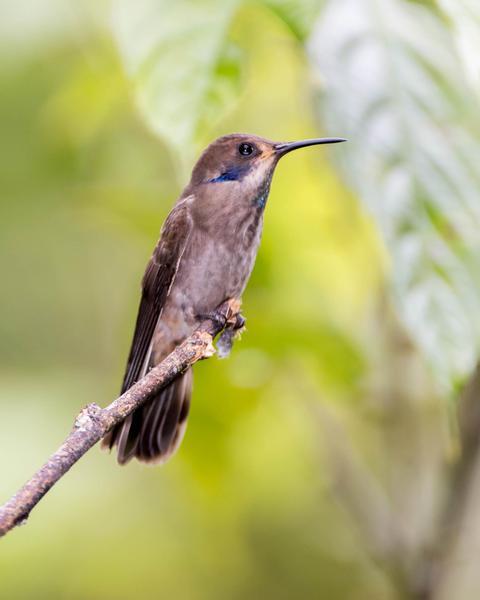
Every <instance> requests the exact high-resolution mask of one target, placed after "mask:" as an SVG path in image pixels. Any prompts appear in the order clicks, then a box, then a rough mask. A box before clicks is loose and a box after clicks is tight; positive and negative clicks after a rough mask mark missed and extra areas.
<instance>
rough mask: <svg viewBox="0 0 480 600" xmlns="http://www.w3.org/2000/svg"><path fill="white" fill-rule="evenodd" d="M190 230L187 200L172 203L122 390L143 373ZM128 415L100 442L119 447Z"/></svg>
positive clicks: (147, 278)
mask: <svg viewBox="0 0 480 600" xmlns="http://www.w3.org/2000/svg"><path fill="white" fill-rule="evenodd" d="M191 230H192V219H191V216H190V213H189V209H188V201H183V202H181V203H179V204H178V205H177V206H175V207H174V208H173V209H172V211H171V213H170V214H169V216H168V217H167V219H166V221H165V223H164V225H163V227H162V231H161V236H160V240H159V242H158V244H157V246H156V247H155V250H154V251H153V254H152V258H151V259H150V261H149V263H148V265H147V268H146V271H145V275H144V276H143V280H142V297H141V300H140V306H139V310H138V316H137V321H136V324H135V332H134V335H133V341H132V346H131V349H130V354H129V356H128V361H127V368H126V371H125V376H124V379H123V384H122V393H123V392H125V391H126V390H128V389H129V388H130V387H131V386H132V385H133V384H134V383H135V382H136V381H138V380H139V379H141V377H143V375H144V374H145V372H146V370H147V368H148V363H149V358H150V353H151V344H152V338H153V334H154V331H155V327H156V325H157V323H158V320H159V318H160V317H161V314H162V309H163V307H164V305H165V301H166V299H167V297H168V294H169V292H170V289H171V287H172V284H173V282H174V279H175V275H176V273H177V271H178V267H179V264H180V261H181V259H182V256H183V253H184V252H185V248H186V247H187V244H188V239H189V237H190V233H191ZM131 421H132V415H130V416H129V417H127V419H126V421H125V422H123V423H120V424H119V425H117V426H115V427H114V428H113V430H112V431H111V432H110V433H109V434H107V436H106V437H105V438H104V440H103V446H104V447H107V448H112V447H113V446H114V445H115V444H118V445H119V452H120V450H122V452H123V445H124V444H125V440H123V438H126V437H128V434H129V430H130V424H131Z"/></svg>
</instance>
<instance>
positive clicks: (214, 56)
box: [113, 0, 240, 162]
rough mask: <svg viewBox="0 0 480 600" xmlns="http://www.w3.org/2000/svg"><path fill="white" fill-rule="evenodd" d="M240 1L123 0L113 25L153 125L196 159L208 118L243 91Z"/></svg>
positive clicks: (141, 104) (141, 103)
mask: <svg viewBox="0 0 480 600" xmlns="http://www.w3.org/2000/svg"><path fill="white" fill-rule="evenodd" d="M238 4H239V0H175V1H171V0H136V1H135V2H132V1H130V0H117V1H116V2H115V3H114V8H113V29H114V34H115V37H116V40H117V43H118V46H119V49H120V53H121V56H122V59H123V62H124V65H125V67H126V70H127V73H128V75H129V76H130V77H131V79H132V81H133V83H134V87H135V97H136V101H137V103H138V106H139V108H140V111H141V113H142V114H143V116H144V118H145V120H146V121H147V123H148V124H149V126H150V127H151V128H152V129H153V130H154V131H155V132H156V133H157V134H159V135H160V136H162V137H163V138H164V140H165V141H166V142H168V143H169V144H171V145H172V146H173V147H174V148H175V149H177V150H178V152H179V156H180V157H181V158H184V160H185V161H186V162H188V161H189V159H190V157H191V155H190V153H192V152H194V151H195V148H194V147H193V145H194V142H195V141H196V140H197V139H198V136H199V134H200V133H201V131H202V127H204V126H205V123H208V124H209V125H211V123H212V121H213V120H214V119H215V120H216V119H218V118H219V117H220V116H221V115H222V114H223V112H224V111H225V110H226V108H227V107H228V105H229V103H230V101H233V99H234V98H235V96H236V93H237V90H238V87H239V82H240V53H239V51H238V49H237V48H235V47H234V46H233V44H232V42H231V41H230V40H229V39H228V31H229V27H230V24H231V21H232V19H233V16H234V14H235V11H236V9H237V7H238Z"/></svg>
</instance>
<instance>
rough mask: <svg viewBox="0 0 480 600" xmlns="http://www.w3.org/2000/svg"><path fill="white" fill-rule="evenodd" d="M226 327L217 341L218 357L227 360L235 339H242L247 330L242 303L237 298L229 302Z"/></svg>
mask: <svg viewBox="0 0 480 600" xmlns="http://www.w3.org/2000/svg"><path fill="white" fill-rule="evenodd" d="M226 304H227V311H226V321H227V322H226V325H225V328H224V330H223V331H222V333H221V334H220V337H219V338H218V341H217V349H218V357H219V358H226V357H227V356H228V355H229V354H230V351H231V349H232V347H233V342H234V341H235V339H237V338H239V337H240V334H241V332H242V330H243V329H244V328H245V317H244V316H243V315H242V314H241V312H240V308H241V302H240V300H237V299H236V298H232V299H230V300H228V301H227V303H226Z"/></svg>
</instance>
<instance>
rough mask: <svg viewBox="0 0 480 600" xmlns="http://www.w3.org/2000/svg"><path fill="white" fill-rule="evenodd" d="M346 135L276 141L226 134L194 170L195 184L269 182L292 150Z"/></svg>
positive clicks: (247, 185) (252, 184) (249, 185)
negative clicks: (282, 159)
mask: <svg viewBox="0 0 480 600" xmlns="http://www.w3.org/2000/svg"><path fill="white" fill-rule="evenodd" d="M344 141H345V140H344V139H343V138H317V139H310V140H302V141H298V142H281V143H278V142H272V141H270V140H267V139H264V138H261V137H258V136H255V135H249V134H244V133H233V134H231V135H225V136H223V137H220V138H218V139H217V140H215V141H214V142H212V143H211V144H210V145H209V146H208V147H207V148H206V150H205V151H204V152H203V154H202V155H201V156H200V158H199V160H198V162H197V164H196V165H195V167H194V169H193V172H192V179H191V184H192V185H195V186H196V185H204V184H210V185H215V186H216V185H227V186H228V185H229V184H230V185H231V184H232V182H241V183H242V186H243V187H245V188H251V189H255V188H257V187H258V188H260V187H261V186H262V185H264V184H266V183H267V184H269V183H270V179H271V176H272V174H273V171H274V169H275V166H276V165H277V163H278V161H279V160H280V158H281V157H282V156H285V154H287V153H288V152H291V151H292V150H297V149H298V148H305V147H306V146H314V145H317V144H335V143H337V142H344Z"/></svg>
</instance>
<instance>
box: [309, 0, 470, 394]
mask: <svg viewBox="0 0 480 600" xmlns="http://www.w3.org/2000/svg"><path fill="white" fill-rule="evenodd" d="M309 55H310V59H311V63H312V66H313V67H314V69H315V71H316V72H317V74H318V75H319V77H318V79H319V80H320V83H321V90H320V92H319V95H318V103H317V106H318V110H319V115H320V117H321V120H322V123H323V125H324V126H325V127H326V129H327V130H328V133H330V134H331V135H338V136H345V137H347V138H349V143H348V144H345V145H344V146H343V147H342V149H341V150H336V152H335V156H336V157H339V158H338V159H339V161H340V168H341V170H342V172H343V174H344V177H345V179H346V180H347V182H348V183H349V184H350V185H351V187H352V188H353V189H354V190H355V191H356V192H357V193H358V194H359V196H360V198H361V199H362V200H363V201H364V202H365V203H366V205H367V206H368V207H369V209H370V211H371V213H372V214H373V215H374V217H375V218H376V221H377V222H378V225H379V227H380V228H381V230H382V232H383V235H384V238H385V241H386V244H387V246H388V249H389V251H390V254H391V257H392V273H391V279H392V287H393V293H394V297H395V300H396V303H397V307H398V310H399V313H400V315H401V316H402V318H403V321H404V323H405V324H406V325H407V327H408V329H409V331H410V333H411V335H412V337H413V339H415V340H416V342H417V343H418V345H419V347H420V348H421V349H422V350H423V352H424V354H425V355H426V357H427V358H428V360H429V362H430V364H431V365H432V367H433V370H434V373H435V374H436V376H437V379H438V381H439V382H440V383H441V384H443V386H444V387H445V388H448V387H450V386H451V385H452V383H453V382H454V381H455V380H456V379H458V378H463V377H464V376H465V375H467V374H468V373H469V372H470V371H471V369H472V367H473V365H474V363H475V361H476V358H477V356H478V346H479V340H480V311H479V310H478V307H479V306H480V278H479V276H478V271H479V269H478V265H479V260H480V248H479V235H478V231H479V227H480V194H479V190H480V173H479V170H478V165H479V164H480V141H479V140H480V136H479V132H478V124H477V119H476V115H475V109H476V107H475V103H474V100H475V98H474V97H473V95H472V92H471V88H470V87H469V85H468V83H467V82H466V80H465V78H464V75H463V69H462V65H461V63H460V61H459V59H458V58H457V54H456V52H455V49H454V44H453V41H452V39H451V34H450V31H449V29H448V26H447V25H446V24H445V23H444V22H443V21H442V20H441V19H440V18H438V17H437V16H436V15H435V13H433V12H431V11H429V10H428V9H427V8H425V7H424V6H422V5H420V4H416V3H406V2H400V1H398V0H381V1H379V0H330V2H329V3H328V5H327V7H326V9H325V11H324V12H323V13H322V15H321V17H320V19H319V21H318V23H317V25H316V27H315V29H314V33H313V35H312V37H311V40H310V42H309Z"/></svg>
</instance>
